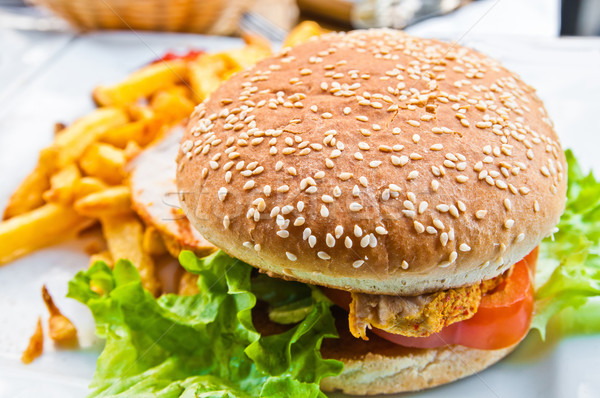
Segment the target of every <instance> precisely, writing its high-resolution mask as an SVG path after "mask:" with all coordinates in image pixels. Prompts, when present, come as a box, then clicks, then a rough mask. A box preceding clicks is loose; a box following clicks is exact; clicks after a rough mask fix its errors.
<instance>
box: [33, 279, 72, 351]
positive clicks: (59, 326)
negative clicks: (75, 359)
mask: <svg viewBox="0 0 600 398" xmlns="http://www.w3.org/2000/svg"><path fill="white" fill-rule="evenodd" d="M42 298H43V299H44V303H45V304H46V308H48V312H49V313H50V318H49V319H48V334H49V335H50V338H51V339H52V340H54V341H55V342H57V343H60V344H65V343H72V342H74V341H76V340H77V329H75V325H73V323H72V322H71V321H70V320H69V318H67V317H66V316H64V315H63V314H62V312H60V310H59V309H58V307H57V306H56V304H54V300H53V299H52V296H50V293H48V289H46V285H44V286H42Z"/></svg>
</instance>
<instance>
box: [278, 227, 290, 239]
mask: <svg viewBox="0 0 600 398" xmlns="http://www.w3.org/2000/svg"><path fill="white" fill-rule="evenodd" d="M276 234H277V235H278V236H280V237H282V238H287V237H288V236H290V233H289V232H288V231H286V230H285V229H282V230H279V231H277V232H276Z"/></svg>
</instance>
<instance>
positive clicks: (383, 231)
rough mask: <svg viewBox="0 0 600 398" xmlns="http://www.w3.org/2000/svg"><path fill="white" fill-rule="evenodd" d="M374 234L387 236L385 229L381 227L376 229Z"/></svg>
mask: <svg viewBox="0 0 600 398" xmlns="http://www.w3.org/2000/svg"><path fill="white" fill-rule="evenodd" d="M375 232H377V233H378V234H379V235H387V233H388V231H387V229H385V228H384V227H382V226H378V227H376V228H375Z"/></svg>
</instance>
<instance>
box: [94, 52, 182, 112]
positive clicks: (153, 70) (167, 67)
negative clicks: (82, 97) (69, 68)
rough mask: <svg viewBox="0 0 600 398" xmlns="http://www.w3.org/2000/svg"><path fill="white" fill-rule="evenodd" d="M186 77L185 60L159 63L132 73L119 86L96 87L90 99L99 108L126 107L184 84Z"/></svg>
mask: <svg viewBox="0 0 600 398" xmlns="http://www.w3.org/2000/svg"><path fill="white" fill-rule="evenodd" d="M187 76H188V67H187V62H186V61H185V60H182V59H174V60H170V61H160V62H156V63H154V64H151V65H148V66H146V67H144V68H142V69H140V70H138V71H136V72H134V73H132V74H131V75H130V76H129V77H128V78H127V79H126V80H124V81H123V82H121V83H119V84H116V85H114V86H98V87H96V88H95V89H94V92H93V94H92V98H93V99H94V101H95V102H96V103H97V104H98V105H100V106H109V105H126V104H129V103H133V102H135V101H137V100H138V99H140V98H143V97H148V96H150V95H151V94H152V93H154V92H156V91H157V90H160V89H162V88H165V87H168V86H171V85H173V84H176V83H181V82H184V81H185V80H186V79H187Z"/></svg>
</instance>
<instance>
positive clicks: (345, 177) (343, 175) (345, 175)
mask: <svg viewBox="0 0 600 398" xmlns="http://www.w3.org/2000/svg"><path fill="white" fill-rule="evenodd" d="M338 177H339V178H340V179H341V180H342V181H346V180H349V179H350V178H352V173H347V172H344V173H340V175H339V176H338Z"/></svg>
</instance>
